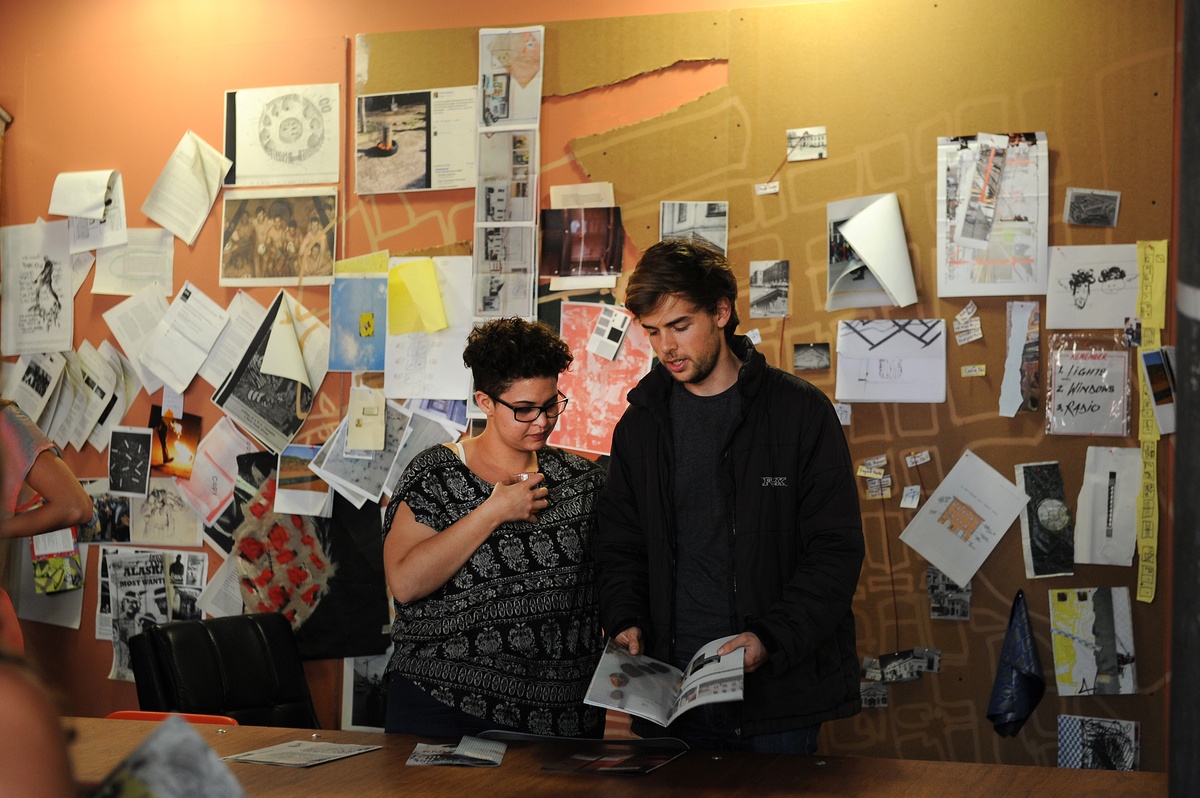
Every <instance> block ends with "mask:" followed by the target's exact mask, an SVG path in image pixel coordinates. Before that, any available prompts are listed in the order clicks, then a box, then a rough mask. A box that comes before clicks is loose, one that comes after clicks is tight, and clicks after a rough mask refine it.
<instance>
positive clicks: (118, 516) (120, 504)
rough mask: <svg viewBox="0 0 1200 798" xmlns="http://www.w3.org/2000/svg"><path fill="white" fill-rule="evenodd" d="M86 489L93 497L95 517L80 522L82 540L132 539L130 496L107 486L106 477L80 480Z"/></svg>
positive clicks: (116, 540) (117, 540) (109, 541)
mask: <svg viewBox="0 0 1200 798" xmlns="http://www.w3.org/2000/svg"><path fill="white" fill-rule="evenodd" d="M80 484H82V485H83V489H84V490H85V491H87V494H88V496H91V497H92V511H93V512H92V520H91V521H89V522H87V523H86V524H80V525H79V526H78V527H76V529H77V530H78V536H79V538H78V539H79V542H80V543H129V542H130V540H131V531H132V517H131V514H130V508H129V502H130V497H129V496H117V495H114V494H113V493H111V492H110V491H109V489H108V480H107V479H86V480H81V483H80Z"/></svg>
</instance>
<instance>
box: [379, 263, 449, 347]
mask: <svg viewBox="0 0 1200 798" xmlns="http://www.w3.org/2000/svg"><path fill="white" fill-rule="evenodd" d="M447 326H449V325H448V323H447V322H446V309H445V307H444V306H443V305H442V292H441V291H440V290H439V289H438V281H437V268H436V267H435V266H434V264H433V259H432V258H421V259H420V260H413V261H408V262H407V263H402V264H400V265H399V266H396V267H394V268H393V269H391V270H390V271H389V272H388V335H404V334H406V333H414V332H437V331H438V330H444V329H446V327H447Z"/></svg>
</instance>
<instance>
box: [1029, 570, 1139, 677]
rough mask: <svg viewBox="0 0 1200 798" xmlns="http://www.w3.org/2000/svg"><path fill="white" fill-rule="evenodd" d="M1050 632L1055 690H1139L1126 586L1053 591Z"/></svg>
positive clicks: (1051, 596)
mask: <svg viewBox="0 0 1200 798" xmlns="http://www.w3.org/2000/svg"><path fill="white" fill-rule="evenodd" d="M1050 632H1051V643H1052V644H1053V648H1054V674H1055V678H1056V680H1057V682H1058V694H1059V695H1063V696H1069V695H1133V694H1135V693H1137V669H1136V664H1137V657H1136V655H1135V653H1134V647H1133V616H1132V614H1131V608H1130V604H1129V588H1127V587H1090V588H1068V589H1058V590H1051V591H1050Z"/></svg>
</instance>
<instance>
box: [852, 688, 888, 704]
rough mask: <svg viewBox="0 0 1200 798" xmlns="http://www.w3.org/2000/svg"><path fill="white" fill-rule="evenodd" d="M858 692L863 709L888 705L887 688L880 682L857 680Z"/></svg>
mask: <svg viewBox="0 0 1200 798" xmlns="http://www.w3.org/2000/svg"><path fill="white" fill-rule="evenodd" d="M858 693H859V696H860V697H861V698H862V706H863V709H872V708H879V707H886V706H887V705H888V688H887V685H886V684H881V683H880V682H859V683H858Z"/></svg>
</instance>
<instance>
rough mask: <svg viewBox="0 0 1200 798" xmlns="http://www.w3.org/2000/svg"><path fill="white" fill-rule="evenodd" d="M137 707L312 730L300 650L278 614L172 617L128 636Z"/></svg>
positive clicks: (312, 716)
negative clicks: (201, 617) (198, 617)
mask: <svg viewBox="0 0 1200 798" xmlns="http://www.w3.org/2000/svg"><path fill="white" fill-rule="evenodd" d="M129 654H130V664H131V665H132V668H133V676H134V681H135V682H136V683H137V694H138V705H139V706H140V707H141V708H142V709H143V710H150V711H155V712H184V713H198V714H204V715H224V716H226V717H230V718H234V719H235V720H237V721H238V723H240V724H242V725H244V726H290V727H294V728H303V729H316V728H319V726H318V724H317V714H316V711H315V710H314V709H313V703H312V696H311V694H310V693H309V690H308V681H307V679H306V678H305V676H304V667H303V665H302V664H301V662H300V650H299V648H297V646H296V638H295V636H294V635H293V634H292V627H291V624H290V623H288V620H287V618H285V617H283V616H282V615H280V614H279V613H277V612H262V613H255V614H251V615H233V616H230V617H227V618H210V619H207V620H193V621H175V622H173V623H164V624H159V625H158V626H152V627H150V628H148V629H147V630H146V631H145V632H142V633H141V634H138V635H134V636H133V637H131V638H130V639H129Z"/></svg>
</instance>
